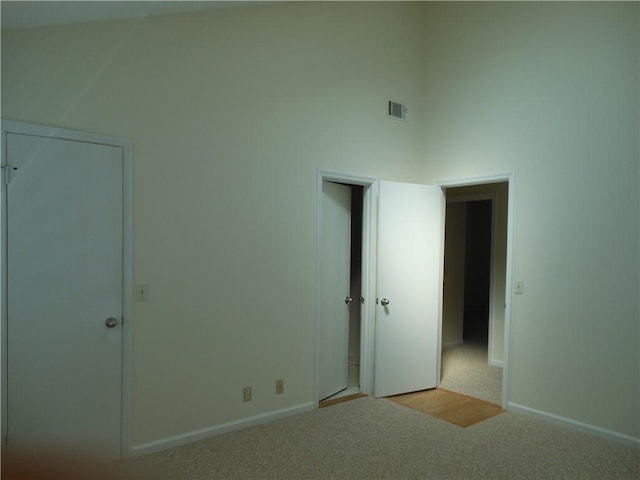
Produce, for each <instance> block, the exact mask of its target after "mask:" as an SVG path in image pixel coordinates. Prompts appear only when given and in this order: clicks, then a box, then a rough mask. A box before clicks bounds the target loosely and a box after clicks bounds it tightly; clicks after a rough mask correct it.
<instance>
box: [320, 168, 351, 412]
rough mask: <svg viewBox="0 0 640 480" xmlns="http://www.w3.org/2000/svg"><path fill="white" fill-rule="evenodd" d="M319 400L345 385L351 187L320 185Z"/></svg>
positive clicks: (347, 354) (347, 359) (347, 346)
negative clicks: (346, 300) (346, 299)
mask: <svg viewBox="0 0 640 480" xmlns="http://www.w3.org/2000/svg"><path fill="white" fill-rule="evenodd" d="M321 208H322V220H321V222H322V224H321V245H320V249H321V254H320V265H319V268H320V295H319V302H320V303H319V305H318V312H319V316H320V347H319V348H320V369H319V376H320V379H319V388H320V390H319V399H320V400H322V399H323V398H326V397H329V396H331V395H333V394H335V393H337V392H339V391H341V390H344V389H345V388H347V386H348V383H349V378H348V376H349V305H348V304H347V303H345V298H346V297H348V296H349V295H350V294H349V289H350V269H351V266H350V259H351V188H350V187H348V186H346V185H340V184H337V183H332V182H326V181H324V182H322V207H321Z"/></svg>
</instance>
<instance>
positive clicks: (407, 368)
mask: <svg viewBox="0 0 640 480" xmlns="http://www.w3.org/2000/svg"><path fill="white" fill-rule="evenodd" d="M444 205H445V204H444V194H443V192H442V190H441V188H440V187H435V186H430V185H415V184H406V183H393V182H380V193H379V210H378V265H377V292H378V295H377V296H378V303H377V305H376V334H375V374H374V396H376V397H385V396H389V395H396V394H400V393H407V392H413V391H417V390H425V389H428V388H435V387H436V384H437V378H438V375H437V371H438V363H439V362H438V352H439V349H438V342H439V325H440V316H441V311H442V262H443V240H444Z"/></svg>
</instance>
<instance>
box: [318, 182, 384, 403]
mask: <svg viewBox="0 0 640 480" xmlns="http://www.w3.org/2000/svg"><path fill="white" fill-rule="evenodd" d="M324 181H329V182H339V183H344V184H347V185H360V186H362V187H364V192H363V193H364V198H363V204H362V296H363V297H364V299H365V301H364V303H363V304H360V391H361V392H362V393H364V394H367V395H371V394H373V344H374V325H375V295H376V291H375V288H376V282H375V278H376V262H375V260H376V258H375V257H376V238H377V237H376V228H377V221H378V211H377V198H378V183H377V180H376V179H375V178H371V177H363V176H358V175H349V174H344V173H338V172H329V171H322V170H319V171H318V174H317V188H316V191H317V199H316V222H317V225H316V306H315V322H314V350H315V355H314V364H315V365H314V382H313V398H314V401H315V402H317V401H318V400H319V399H318V395H319V392H320V387H319V385H320V376H319V370H320V340H319V339H320V335H319V330H320V316H319V311H318V304H317V301H318V299H319V298H320V297H319V291H318V289H319V285H320V277H319V275H320V268H319V265H318V262H320V252H321V248H322V245H321V233H322V229H321V227H322V226H321V224H320V222H321V220H322V182H324Z"/></svg>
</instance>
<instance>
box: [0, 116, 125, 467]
mask: <svg viewBox="0 0 640 480" xmlns="http://www.w3.org/2000/svg"><path fill="white" fill-rule="evenodd" d="M1 131H2V137H1V144H2V147H1V149H0V150H1V157H0V169H1V170H2V180H1V182H0V183H1V190H0V229H1V233H0V252H1V253H0V272H1V273H0V292H1V293H0V316H1V321H0V358H1V360H2V368H1V369H0V376H1V377H2V378H1V382H0V383H1V385H0V389H1V395H0V398H1V400H0V402H1V404H2V408H1V410H2V412H1V417H0V423H1V432H2V439H1V444H2V447H3V449H4V448H5V447H6V434H7V430H6V429H7V418H8V417H7V415H8V411H7V395H8V392H7V373H8V371H7V341H8V338H7V268H6V265H7V182H6V178H7V158H6V142H7V134H8V133H13V134H19V135H20V134H21V135H31V136H37V137H49V138H57V139H61V140H70V141H76V142H84V143H93V144H98V145H107V146H111V147H117V148H120V149H121V151H122V196H123V198H122V200H123V204H122V205H123V207H122V223H123V225H122V227H123V244H122V247H123V249H122V262H123V265H122V267H123V268H122V277H123V278H122V290H123V291H122V373H121V378H122V387H121V406H122V410H121V411H122V418H121V422H120V429H121V430H120V437H121V438H120V456H121V457H126V456H128V454H129V452H130V451H131V398H132V372H131V360H132V333H133V328H132V327H133V325H132V323H133V322H132V319H133V295H132V292H133V235H132V233H133V208H132V207H133V157H132V151H133V150H132V142H131V140H128V139H124V138H117V137H109V136H105V135H99V134H93V133H86V132H79V131H75V130H66V129H61V128H54V127H49V126H45V125H35V124H29V123H24V122H16V121H11V120H5V119H2V127H1Z"/></svg>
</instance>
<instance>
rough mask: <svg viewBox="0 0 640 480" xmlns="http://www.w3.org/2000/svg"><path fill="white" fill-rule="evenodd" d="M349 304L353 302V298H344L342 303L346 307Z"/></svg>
mask: <svg viewBox="0 0 640 480" xmlns="http://www.w3.org/2000/svg"><path fill="white" fill-rule="evenodd" d="M351 302H353V298H351V297H344V303H346V304H347V305H349V304H351Z"/></svg>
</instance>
